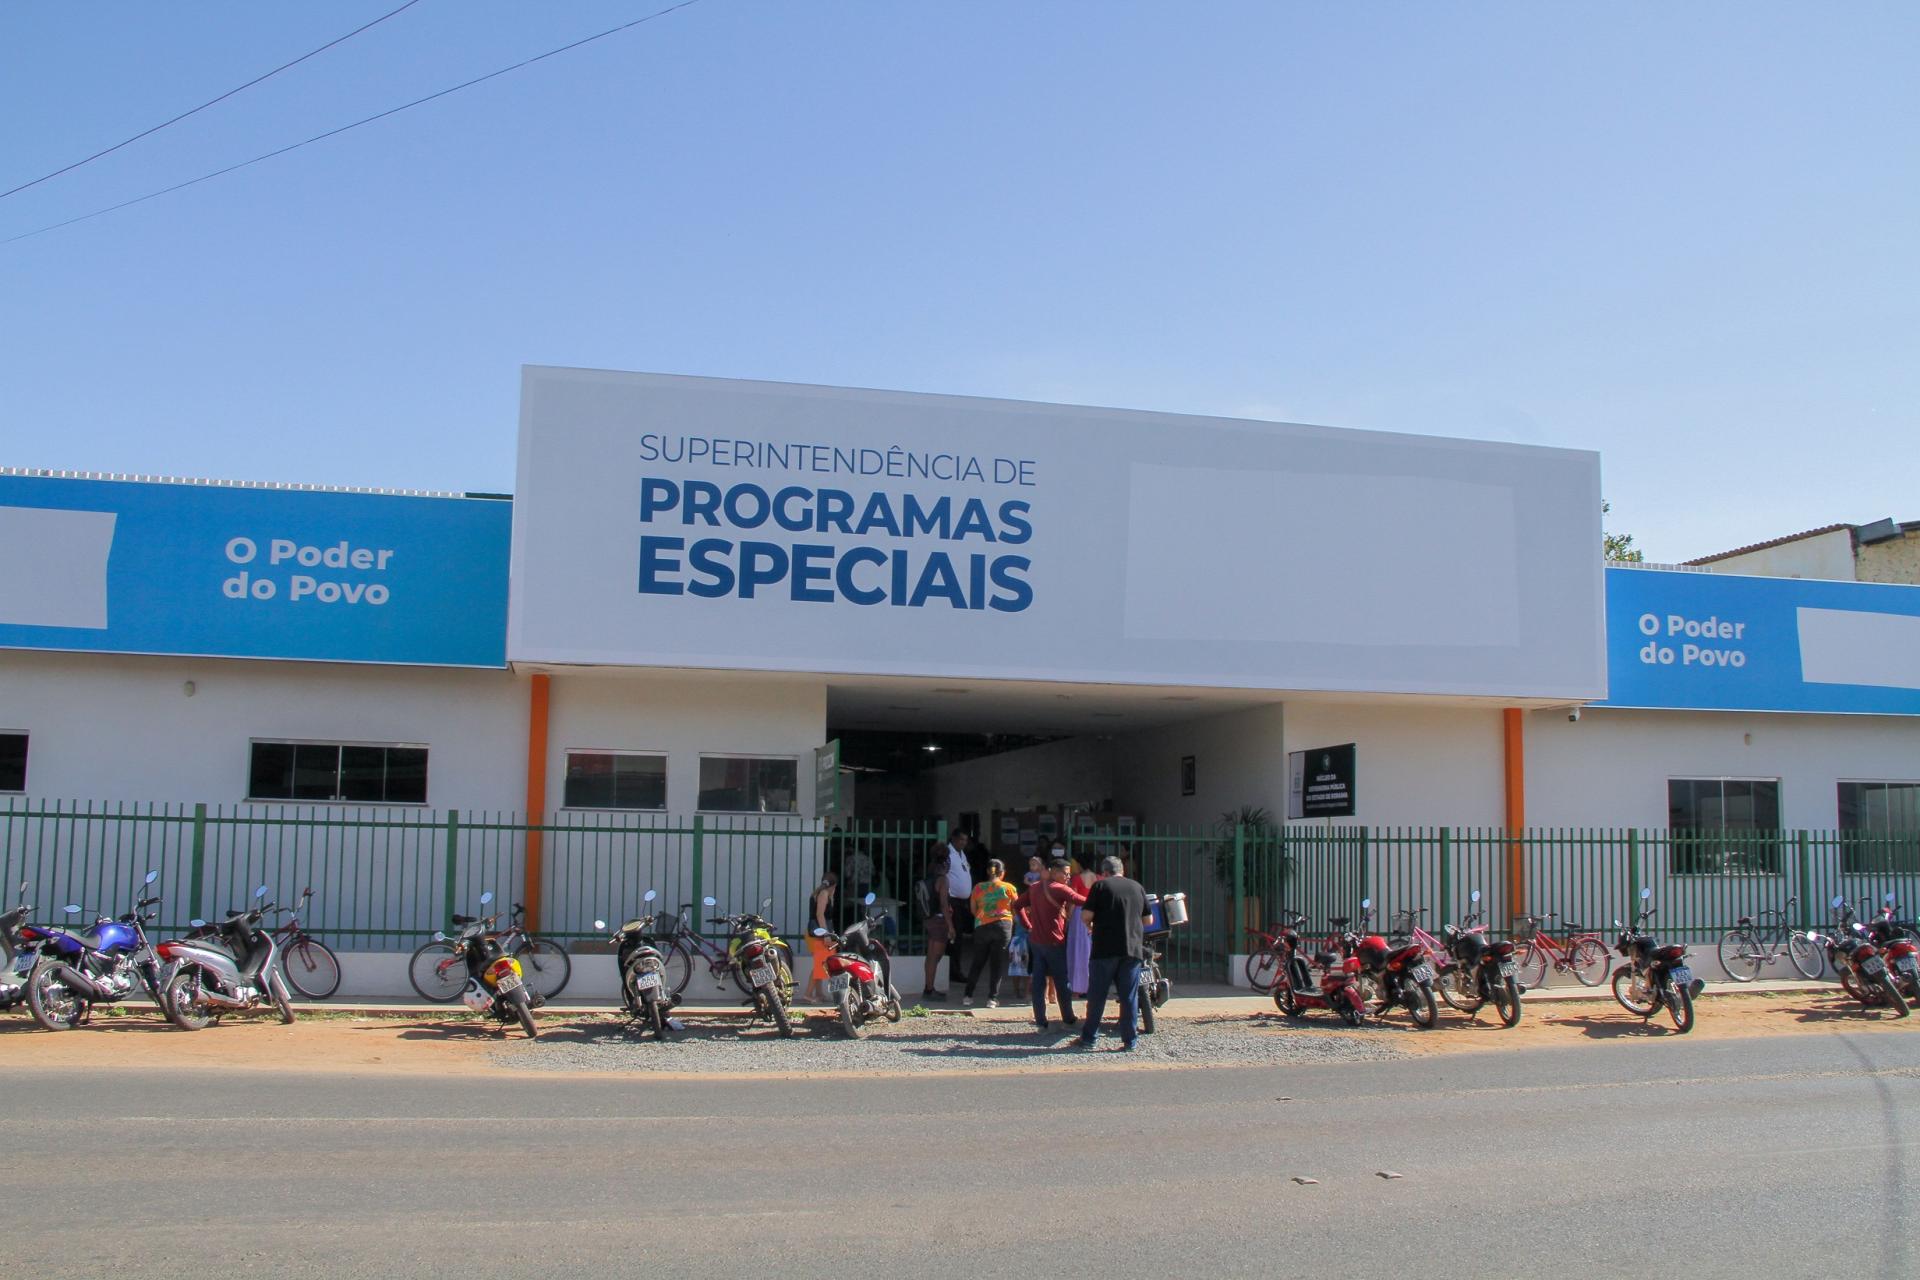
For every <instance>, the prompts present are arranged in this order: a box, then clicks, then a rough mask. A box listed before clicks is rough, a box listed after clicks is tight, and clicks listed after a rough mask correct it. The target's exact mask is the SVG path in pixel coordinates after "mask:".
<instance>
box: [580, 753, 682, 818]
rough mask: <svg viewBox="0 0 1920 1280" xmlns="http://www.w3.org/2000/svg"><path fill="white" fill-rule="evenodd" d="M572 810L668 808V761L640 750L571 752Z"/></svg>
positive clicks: (660, 756)
mask: <svg viewBox="0 0 1920 1280" xmlns="http://www.w3.org/2000/svg"><path fill="white" fill-rule="evenodd" d="M563 803H564V804H565V805H566V807H567V808H569V809H664V808H666V807H667V758H666V757H665V756H662V755H647V754H644V753H641V752H636V751H569V752H567V780H566V789H565V799H564V801H563Z"/></svg>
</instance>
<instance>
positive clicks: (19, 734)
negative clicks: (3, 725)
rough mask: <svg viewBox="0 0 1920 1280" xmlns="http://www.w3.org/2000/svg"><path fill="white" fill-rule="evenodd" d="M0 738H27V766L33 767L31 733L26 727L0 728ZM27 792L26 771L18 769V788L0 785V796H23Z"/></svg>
mask: <svg viewBox="0 0 1920 1280" xmlns="http://www.w3.org/2000/svg"><path fill="white" fill-rule="evenodd" d="M0 738H25V739H26V740H27V768H28V769H31V768H32V767H33V733H32V731H31V730H28V729H0ZM25 794H27V771H26V769H23V770H21V771H20V789H19V790H18V791H15V790H13V789H11V788H9V787H0V796H23V795H25Z"/></svg>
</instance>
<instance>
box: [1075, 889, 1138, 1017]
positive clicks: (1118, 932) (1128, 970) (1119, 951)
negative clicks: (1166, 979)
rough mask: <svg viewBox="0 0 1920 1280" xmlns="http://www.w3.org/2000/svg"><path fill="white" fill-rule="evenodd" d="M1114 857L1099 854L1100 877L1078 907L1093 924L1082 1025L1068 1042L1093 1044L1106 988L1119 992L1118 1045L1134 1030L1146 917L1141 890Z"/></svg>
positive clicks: (1103, 1005) (1103, 1006)
mask: <svg viewBox="0 0 1920 1280" xmlns="http://www.w3.org/2000/svg"><path fill="white" fill-rule="evenodd" d="M1123 870H1124V868H1123V867H1122V866H1121V863H1120V859H1118V858H1111V857H1110V858H1102V859H1101V860H1100V879H1099V880H1097V881H1096V882H1095V883H1094V886H1093V888H1091V889H1089V890H1088V891H1087V905H1086V906H1085V907H1083V908H1082V909H1081V913H1082V914H1083V915H1084V916H1086V918H1087V920H1088V921H1089V922H1090V923H1091V925H1092V929H1093V958H1092V962H1091V963H1090V964H1089V966H1088V977H1087V1025H1086V1029H1085V1030H1083V1031H1082V1032H1081V1033H1080V1034H1079V1035H1078V1036H1076V1037H1074V1044H1076V1045H1077V1046H1079V1047H1080V1048H1082V1049H1091V1048H1093V1042H1094V1038H1095V1036H1096V1035H1098V1033H1099V1030H1100V1015H1101V1014H1102V1013H1105V1012H1106V1008H1107V988H1108V987H1109V986H1111V987H1113V988H1114V990H1115V991H1117V992H1118V993H1119V996H1120V1048H1121V1049H1122V1050H1123V1051H1127V1050H1131V1049H1132V1048H1133V1041H1134V1037H1135V1036H1136V1035H1137V1034H1138V1032H1139V1016H1140V962H1141V961H1142V960H1143V959H1145V958H1146V949H1145V947H1144V946H1143V945H1142V943H1141V938H1140V935H1141V933H1142V932H1144V928H1145V925H1146V923H1147V891H1146V890H1145V889H1143V888H1141V887H1140V884H1139V882H1137V881H1134V880H1129V879H1127V877H1126V876H1125V875H1123V874H1121V873H1122V871H1123Z"/></svg>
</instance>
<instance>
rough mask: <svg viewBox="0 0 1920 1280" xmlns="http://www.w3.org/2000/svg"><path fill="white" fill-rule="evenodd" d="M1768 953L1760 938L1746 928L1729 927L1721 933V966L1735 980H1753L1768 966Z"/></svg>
mask: <svg viewBox="0 0 1920 1280" xmlns="http://www.w3.org/2000/svg"><path fill="white" fill-rule="evenodd" d="M1766 963H1767V953H1766V952H1765V951H1763V950H1761V947H1760V940H1759V939H1758V938H1755V937H1754V936H1753V935H1752V934H1751V933H1749V932H1747V931H1746V930H1745V929H1729V930H1727V931H1726V932H1725V933H1723V934H1721V935H1720V967H1721V968H1722V969H1725V970H1726V971H1727V976H1728V977H1729V978H1732V979H1733V980H1734V981H1735V982H1752V981H1753V980H1754V979H1755V978H1757V977H1759V976H1760V970H1761V969H1762V968H1764V967H1765V966H1766Z"/></svg>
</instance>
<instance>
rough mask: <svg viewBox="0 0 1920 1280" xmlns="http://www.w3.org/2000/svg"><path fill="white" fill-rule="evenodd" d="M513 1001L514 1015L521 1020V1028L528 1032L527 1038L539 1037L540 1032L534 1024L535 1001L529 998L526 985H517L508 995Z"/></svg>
mask: <svg viewBox="0 0 1920 1280" xmlns="http://www.w3.org/2000/svg"><path fill="white" fill-rule="evenodd" d="M507 998H508V999H509V1000H511V1001H513V1016H514V1017H516V1018H518V1019H519V1020H520V1029H521V1030H522V1031H524V1032H526V1033H527V1039H529V1040H533V1039H537V1038H538V1037H539V1035H540V1033H539V1032H538V1031H537V1030H535V1029H534V1025H533V1002H532V1001H530V1000H529V999H528V998H527V989H526V988H525V987H515V988H514V989H513V993H512V994H511V995H509V996H508V997H507Z"/></svg>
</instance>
